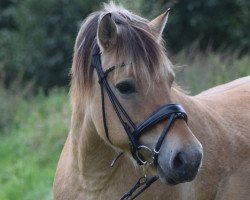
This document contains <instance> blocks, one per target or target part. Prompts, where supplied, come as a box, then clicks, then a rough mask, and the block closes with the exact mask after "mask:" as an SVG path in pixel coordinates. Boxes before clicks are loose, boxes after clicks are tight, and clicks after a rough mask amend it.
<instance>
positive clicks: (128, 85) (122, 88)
mask: <svg viewBox="0 0 250 200" xmlns="http://www.w3.org/2000/svg"><path fill="white" fill-rule="evenodd" d="M115 87H116V89H118V91H119V92H120V93H121V94H131V93H134V92H135V84H134V83H133V82H131V81H123V82H120V83H118V84H116V86H115Z"/></svg>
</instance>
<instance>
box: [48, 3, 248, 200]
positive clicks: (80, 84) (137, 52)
mask: <svg viewBox="0 0 250 200" xmlns="http://www.w3.org/2000/svg"><path fill="white" fill-rule="evenodd" d="M168 13H169V11H166V12H164V13H163V14H161V15H159V16H158V17H156V18H155V19H154V20H152V21H148V20H146V19H144V18H142V17H139V16H137V15H135V14H133V13H131V12H130V11H128V10H126V9H124V8H123V7H121V6H118V5H115V4H113V3H109V4H106V5H105V6H104V8H103V9H102V10H100V11H96V12H93V13H92V14H90V15H89V16H88V17H87V18H86V20H85V21H84V22H83V23H82V25H81V27H80V30H79V33H78V36H77V38H76V42H75V47H74V55H73V63H72V72H71V75H72V80H71V88H70V96H71V106H72V117H71V127H70V131H69V134H68V137H67V140H66V142H65V145H64V147H63V150H62V153H61V156H60V159H59V162H58V166H57V170H56V173H55V179H54V186H53V195H54V199H56V200H68V199H77V200H92V199H95V200H96V199H120V198H121V196H122V195H123V194H125V197H123V198H121V199H129V198H131V199H134V198H135V197H134V198H132V196H130V195H131V194H130V195H129V194H128V193H126V192H127V191H130V192H131V193H133V192H134V191H132V190H133V189H134V190H137V189H139V191H140V195H139V196H138V197H137V199H144V200H149V199H154V200H157V199H159V200H160V199H164V200H166V199H167V200H178V199H179V200H188V199H191V200H208V199H215V200H224V199H227V200H236V199H237V200H245V199H248V198H249V183H250V156H249V155H250V112H249V110H250V77H249V76H248V77H244V78H240V79H237V80H235V81H233V82H231V83H228V84H224V85H220V86H217V87H215V88H211V89H209V90H207V91H204V92H201V93H200V94H198V95H195V96H191V95H188V94H186V93H185V92H184V91H183V90H181V89H180V88H179V86H177V84H176V83H175V74H174V72H173V66H172V64H171V62H170V61H169V59H168V57H167V53H166V49H165V44H164V41H163V39H162V32H163V29H164V27H165V25H166V22H167V18H168ZM137 136H138V137H137ZM121 152H123V154H120V153H121ZM117 155H119V156H117ZM113 158H116V159H115V162H113V164H112V165H113V167H110V163H111V161H112V159H113ZM140 166H141V167H140ZM142 169H143V170H142ZM152 177H156V178H155V179H154V180H153V181H151V182H154V183H153V184H152V185H151V186H150V187H148V188H145V190H141V189H140V188H138V187H137V186H138V183H139V185H140V184H141V185H143V184H144V183H148V182H147V181H148V180H149V179H150V178H152ZM143 178H144V179H145V180H146V181H142V183H141V182H140V181H141V180H142V179H143ZM158 178H159V179H158ZM138 179H139V181H138ZM144 179H143V180H144ZM157 179H158V180H157ZM150 180H152V179H150ZM156 180H157V181H156ZM135 183H137V186H136V187H135V186H134V187H132V186H133V185H134V184H135ZM150 184H151V183H150ZM143 186H145V185H143ZM131 187H132V190H130V188H131ZM126 195H127V196H126Z"/></svg>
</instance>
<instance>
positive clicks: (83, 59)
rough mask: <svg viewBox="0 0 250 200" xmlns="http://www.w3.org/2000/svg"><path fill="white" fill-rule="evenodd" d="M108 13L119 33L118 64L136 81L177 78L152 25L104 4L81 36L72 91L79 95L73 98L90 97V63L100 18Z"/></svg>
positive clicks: (90, 17) (86, 21) (82, 31)
mask: <svg viewBox="0 0 250 200" xmlns="http://www.w3.org/2000/svg"><path fill="white" fill-rule="evenodd" d="M106 13H111V16H112V19H113V20H114V21H115V23H116V26H117V29H118V35H117V44H116V47H115V49H114V51H115V55H116V58H115V59H116V62H117V64H118V65H119V64H122V63H125V64H130V65H131V67H132V71H133V74H134V75H135V77H136V78H137V79H139V80H141V79H142V78H141V77H143V79H144V81H145V78H146V80H147V82H148V83H150V82H152V81H155V80H157V79H159V78H160V77H161V76H165V77H167V78H168V80H169V82H172V80H173V77H174V75H173V72H172V69H171V63H170V61H169V60H168V58H167V57H166V53H165V48H164V45H163V42H159V41H158V39H157V37H156V36H155V35H154V30H153V29H152V28H151V27H150V26H149V25H148V22H149V21H148V20H146V19H144V18H141V17H139V16H137V15H135V14H133V13H131V12H129V11H127V10H126V9H123V8H122V7H120V6H117V5H115V4H114V3H109V4H105V6H104V9H103V10H101V11H98V12H94V13H92V14H91V15H90V16H89V17H87V19H86V20H85V21H84V22H83V24H82V26H81V28H80V31H79V33H78V36H77V39H76V43H75V48H74V57H73V65H72V86H71V91H76V92H74V94H73V95H77V94H76V93H78V95H82V94H79V93H82V92H84V93H85V96H87V95H86V92H88V91H90V90H91V86H92V83H93V80H92V79H93V78H92V77H93V71H94V70H93V67H92V66H91V59H92V54H93V49H94V46H95V45H96V43H97V38H96V37H97V28H98V23H99V20H100V18H101V16H103V15H104V14H106ZM127 58H129V59H130V60H127ZM128 62H129V63H128ZM72 87H73V88H72Z"/></svg>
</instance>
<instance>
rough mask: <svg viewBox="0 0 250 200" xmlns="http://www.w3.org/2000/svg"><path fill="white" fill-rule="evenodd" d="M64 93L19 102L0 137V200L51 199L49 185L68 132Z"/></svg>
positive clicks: (61, 91)
mask: <svg viewBox="0 0 250 200" xmlns="http://www.w3.org/2000/svg"><path fill="white" fill-rule="evenodd" d="M69 120H70V109H69V102H68V95H67V93H66V92H65V91H64V90H54V91H51V92H50V95H49V96H48V97H46V96H45V95H43V94H42V93H40V94H39V95H38V96H36V97H34V98H32V99H31V100H29V101H25V100H23V101H22V102H19V106H18V109H17V110H16V112H15V117H14V118H13V121H12V123H11V126H10V128H9V129H7V130H8V131H7V130H6V129H5V131H2V132H1V134H0V163H1V165H0V185H1V189H0V199H1V200H12V199H13V200H16V199H25V200H29V199H32V200H33V199H52V191H51V190H52V183H53V177H54V172H55V168H56V164H57V161H58V158H59V154H60V151H61V149H62V146H63V143H64V141H65V138H66V135H67V131H68V129H69Z"/></svg>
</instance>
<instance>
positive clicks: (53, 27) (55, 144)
mask: <svg viewBox="0 0 250 200" xmlns="http://www.w3.org/2000/svg"><path fill="white" fill-rule="evenodd" d="M101 2H105V1H99V0H43V1H41V0H0V199H1V200H12V199H13V200H16V199H25V200H26V199H27V200H29V199H39V200H40V199H52V183H53V176H54V172H55V167H56V164H57V161H58V158H59V155H60V152H61V149H62V147H63V143H64V141H65V138H66V135H67V132H68V130H69V124H70V103H69V97H68V88H69V81H70V76H69V70H70V66H71V61H72V50H73V45H74V40H75V37H76V35H77V31H78V29H79V26H80V24H81V23H82V21H83V19H84V18H85V17H86V16H87V15H88V14H89V13H91V12H92V11H94V10H97V9H99V8H100V7H101V6H102V3H101ZM106 2H107V1H106ZM116 2H120V3H122V4H123V5H124V6H125V7H127V8H129V9H130V10H132V11H134V12H135V13H138V14H140V15H142V16H145V17H146V18H148V19H153V18H154V17H156V16H157V15H159V14H160V13H161V12H163V11H165V10H166V9H167V8H169V7H170V8H171V13H170V17H169V22H168V25H167V28H166V30H165V32H164V37H165V40H166V44H167V49H168V54H169V57H170V59H171V61H172V62H173V64H174V65H175V71H176V74H177V75H176V76H177V82H178V84H179V85H181V86H182V87H183V88H184V89H186V90H188V91H189V92H190V93H191V94H197V93H198V92H200V91H202V90H204V89H207V88H209V87H212V86H214V85H217V84H221V83H225V82H229V81H230V80H233V79H236V78H238V77H242V76H246V75H250V56H249V55H250V52H249V51H250V1H249V0H206V1H200V0H168V1H167V0H137V1H134V0H124V1H121V0H120V1H116Z"/></svg>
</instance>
